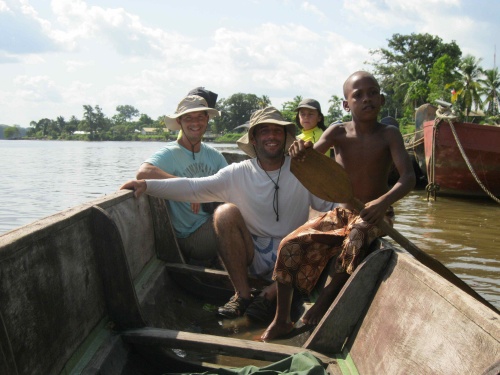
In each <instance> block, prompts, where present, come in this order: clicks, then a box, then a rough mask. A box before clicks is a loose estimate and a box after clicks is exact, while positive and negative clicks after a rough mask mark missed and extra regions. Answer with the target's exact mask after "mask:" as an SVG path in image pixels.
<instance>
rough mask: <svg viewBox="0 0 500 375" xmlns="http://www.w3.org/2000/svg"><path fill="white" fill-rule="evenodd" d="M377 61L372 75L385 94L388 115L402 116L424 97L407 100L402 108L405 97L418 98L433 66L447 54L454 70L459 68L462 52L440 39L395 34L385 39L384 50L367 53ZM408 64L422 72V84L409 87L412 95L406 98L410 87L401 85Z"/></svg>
mask: <svg viewBox="0 0 500 375" xmlns="http://www.w3.org/2000/svg"><path fill="white" fill-rule="evenodd" d="M370 53H371V54H372V55H373V56H374V57H375V58H377V60H376V61H374V62H372V63H371V64H372V65H373V67H374V75H375V76H376V77H377V79H378V81H379V84H380V88H381V90H382V91H383V92H384V94H385V95H386V104H385V109H386V110H387V113H388V114H389V113H391V115H392V114H393V113H402V110H403V108H404V107H405V106H406V107H407V108H408V110H409V111H413V108H412V107H414V105H415V104H417V105H418V104H423V103H420V101H421V100H425V99H426V97H424V98H418V99H417V100H416V101H415V100H407V102H408V101H409V102H411V105H410V104H406V105H405V97H406V98H407V99H410V98H411V97H414V96H415V95H417V96H420V93H421V92H422V90H423V85H422V84H423V83H425V84H426V85H427V84H428V83H429V72H430V71H431V69H432V66H433V65H434V63H435V62H436V61H437V60H438V59H439V58H440V57H442V56H443V55H448V56H449V57H450V59H451V62H452V65H453V67H456V66H458V64H459V62H460V57H461V56H462V52H461V50H460V48H459V47H458V45H457V44H456V43H455V41H452V42H451V43H443V41H442V39H441V38H439V37H437V36H433V35H430V34H411V35H401V34H394V35H393V36H392V38H391V39H389V40H388V45H387V48H379V49H376V50H372V51H370ZM410 63H413V64H417V65H418V66H420V67H421V70H422V71H423V72H424V77H423V78H421V80H422V82H419V83H418V84H415V85H413V86H412V90H413V93H412V94H410V96H408V97H407V95H406V94H407V93H406V90H407V89H408V88H409V86H408V85H407V86H405V85H402V84H403V83H405V82H408V80H407V78H405V75H406V73H405V72H406V70H407V67H408V66H409V64H410Z"/></svg>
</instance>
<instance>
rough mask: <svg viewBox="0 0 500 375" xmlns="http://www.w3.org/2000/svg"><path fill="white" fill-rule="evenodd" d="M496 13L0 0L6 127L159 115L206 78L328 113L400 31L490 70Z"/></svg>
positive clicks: (382, 3)
mask: <svg viewBox="0 0 500 375" xmlns="http://www.w3.org/2000/svg"><path fill="white" fill-rule="evenodd" d="M499 15H500V1H498V0H419V1H415V0H345V1H341V0H330V1H328V0H324V1H295V0H266V1H264V0H262V1H260V0H253V1H217V0H213V1H211V2H210V1H198V0H190V1H175V2H174V1H162V0H140V1H139V0H136V1H131V0H122V1H118V0H100V1H97V0H53V1H44V0H37V1H33V0H0V124H8V125H13V124H18V125H21V126H23V127H27V126H28V125H29V123H30V121H32V120H39V119H41V118H44V117H47V118H50V119H55V118H56V117H57V116H64V117H65V118H66V119H69V117H70V116H71V115H76V116H77V117H78V118H82V114H83V107H82V106H83V105H84V104H90V105H93V106H94V105H100V106H101V108H102V109H103V112H104V113H105V114H106V115H107V116H109V117H111V116H113V115H114V114H115V113H116V110H115V109H116V106H118V105H124V104H130V105H133V106H135V107H136V108H137V109H139V111H140V112H141V113H147V114H148V115H150V116H151V117H153V118H154V119H156V118H157V117H158V116H160V115H165V114H170V113H173V112H174V111H175V108H176V106H177V103H178V102H179V100H180V99H181V98H182V97H183V96H184V95H185V94H186V93H187V92H188V91H189V90H190V89H192V88H194V87H197V86H205V87H206V88H208V89H210V90H212V91H214V92H216V93H218V94H219V99H220V98H227V97H229V96H230V95H232V94H234V93H237V92H242V93H252V94H256V95H259V96H260V95H267V96H269V98H270V99H271V101H272V103H273V105H275V106H276V107H278V108H281V105H282V104H283V103H284V102H285V101H288V100H291V99H293V98H294V97H295V96H297V95H301V96H303V97H313V98H315V99H317V100H319V101H320V103H321V105H322V107H323V108H324V110H325V111H326V108H328V99H329V98H330V97H331V96H332V95H339V96H340V95H341V94H342V84H343V82H344V80H345V79H346V78H347V76H348V75H349V74H350V73H352V72H354V71H356V70H360V69H364V70H370V68H371V67H370V65H366V64H365V62H366V61H372V60H373V58H372V56H371V55H370V54H369V51H370V50H373V49H376V48H380V47H386V46H387V40H388V39H390V38H391V37H392V35H393V34H395V33H399V34H411V33H430V34H433V35H437V36H439V37H440V38H442V39H443V41H444V42H451V41H452V40H455V41H456V42H457V44H458V45H459V46H460V48H461V49H462V52H463V54H464V55H465V54H468V53H470V54H473V55H474V56H476V57H480V58H482V59H483V62H482V66H483V67H484V68H492V67H493V56H494V52H495V46H497V48H498V49H499V54H500V37H499V36H500V22H499V21H498V20H499V18H498V17H499ZM498 60H499V61H497V66H498V65H499V63H500V56H499V58H498Z"/></svg>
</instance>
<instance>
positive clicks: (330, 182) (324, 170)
mask: <svg viewBox="0 0 500 375" xmlns="http://www.w3.org/2000/svg"><path fill="white" fill-rule="evenodd" d="M290 170H291V171H292V173H293V174H294V175H295V177H297V179H298V180H299V181H300V182H301V183H302V185H304V187H305V188H306V189H307V190H309V191H310V192H311V193H313V194H314V195H316V196H317V197H319V198H321V199H324V200H326V201H330V202H336V203H348V202H350V201H351V200H352V199H353V194H352V186H351V181H350V180H349V176H348V175H347V172H346V171H345V169H344V168H342V167H341V166H340V165H339V164H338V163H337V162H336V161H335V160H333V159H332V158H329V157H328V156H326V155H324V154H320V153H319V152H318V151H316V150H314V149H313V148H308V149H306V157H305V159H304V160H303V161H299V160H297V159H296V158H293V159H292V163H291V166H290Z"/></svg>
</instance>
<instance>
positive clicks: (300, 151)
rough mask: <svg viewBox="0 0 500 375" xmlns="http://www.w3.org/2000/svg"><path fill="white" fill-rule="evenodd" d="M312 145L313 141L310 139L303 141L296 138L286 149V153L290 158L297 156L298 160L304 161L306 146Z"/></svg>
mask: <svg viewBox="0 0 500 375" xmlns="http://www.w3.org/2000/svg"><path fill="white" fill-rule="evenodd" d="M312 146H313V143H312V142H311V141H307V142H304V141H303V140H302V139H297V140H296V141H294V142H293V143H292V145H291V146H290V148H289V149H288V153H289V154H290V156H291V157H292V158H297V159H298V160H299V161H304V159H305V157H306V154H305V150H306V148H310V147H312Z"/></svg>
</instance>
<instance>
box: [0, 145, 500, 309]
mask: <svg viewBox="0 0 500 375" xmlns="http://www.w3.org/2000/svg"><path fill="white" fill-rule="evenodd" d="M162 146H163V143H161V142H79V141H22V140H21V141H6V140H0V165H1V167H2V177H3V178H2V183H1V184H0V236H1V234H2V233H5V232H7V231H9V230H12V229H14V228H17V227H19V226H21V225H25V224H29V223H31V222H33V221H35V220H38V219H40V218H42V217H45V216H49V215H52V214H54V213H56V212H58V211H61V210H64V209H67V208H69V207H72V206H75V205H77V204H79V203H83V202H87V201H89V200H92V199H95V198H97V197H100V196H102V195H106V194H110V193H112V192H114V191H115V190H117V189H118V187H119V186H120V185H121V184H122V183H123V182H125V181H126V180H128V179H131V178H134V176H135V172H136V170H137V168H138V167H139V165H140V164H141V163H142V162H143V161H144V160H145V159H146V158H147V157H149V156H150V155H151V154H152V153H153V152H155V151H157V150H158V149H160V148H161V147H162ZM215 147H217V148H221V149H226V150H227V149H234V145H217V144H216V145H215ZM395 209H396V225H395V228H396V229H397V230H398V231H400V232H401V233H402V234H403V235H404V236H406V237H408V238H409V239H410V240H411V241H412V242H413V243H415V244H416V245H417V246H418V247H419V248H420V249H422V250H424V251H426V252H428V253H429V254H431V255H432V256H434V257H436V258H437V259H439V260H440V261H441V262H442V263H443V264H445V265H446V266H447V267H449V268H450V269H451V270H452V271H453V272H454V273H455V274H457V275H458V276H459V277H460V278H462V279H463V280H464V281H465V282H467V283H468V284H469V285H470V286H472V287H473V288H474V289H475V290H476V291H477V292H478V293H480V294H481V295H482V296H484V297H485V298H486V299H487V300H488V301H490V302H491V303H492V304H493V305H495V306H496V307H497V308H499V309H500V255H499V250H500V249H499V248H500V236H499V234H498V220H499V216H500V215H499V214H500V205H498V204H497V203H495V202H493V201H492V200H486V199H485V200H477V199H475V200H468V199H464V198H461V199H460V198H451V197H438V200H437V201H436V202H432V201H431V202H428V201H427V199H426V194H425V192H423V191H417V190H415V191H413V192H411V193H410V194H408V195H407V196H406V197H405V198H404V199H402V200H401V201H400V202H398V203H397V204H396V205H395ZM0 241H1V237H0Z"/></svg>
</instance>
